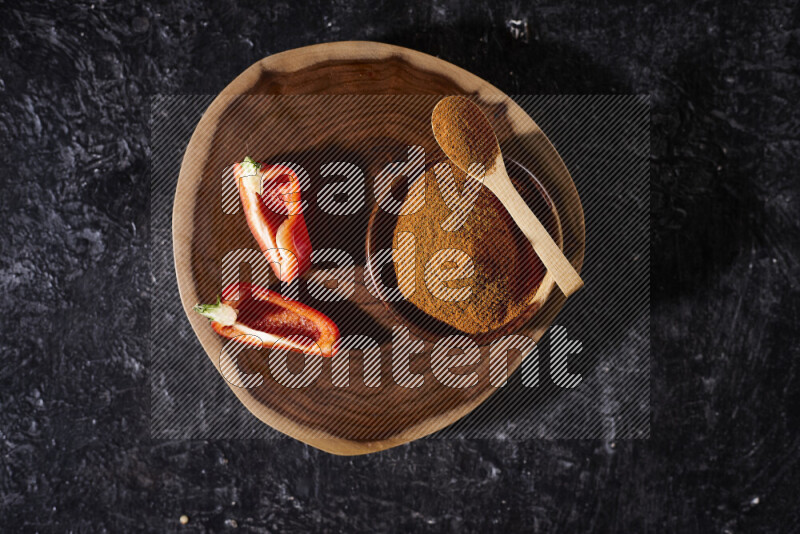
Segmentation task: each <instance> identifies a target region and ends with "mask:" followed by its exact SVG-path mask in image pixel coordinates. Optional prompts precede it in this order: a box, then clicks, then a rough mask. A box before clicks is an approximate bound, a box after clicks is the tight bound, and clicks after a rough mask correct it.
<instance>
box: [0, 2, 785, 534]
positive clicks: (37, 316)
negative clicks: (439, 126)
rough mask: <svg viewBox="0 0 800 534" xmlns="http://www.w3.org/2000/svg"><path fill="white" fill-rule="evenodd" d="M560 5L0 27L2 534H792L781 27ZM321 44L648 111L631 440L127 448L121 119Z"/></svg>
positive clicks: (132, 185) (143, 132)
mask: <svg viewBox="0 0 800 534" xmlns="http://www.w3.org/2000/svg"><path fill="white" fill-rule="evenodd" d="M568 4H572V3H567V2H563V1H560V0H559V1H548V2H535V3H533V4H530V5H525V4H524V2H519V1H515V0H510V1H504V0H493V1H486V0H463V1H460V2H438V3H434V4H432V5H422V4H418V5H417V4H414V5H410V6H409V5H406V4H405V2H395V1H392V2H390V1H378V2H365V1H340V2H333V3H329V2H325V1H322V0H312V1H310V2H307V3H304V4H300V3H295V2H278V3H275V2H270V3H262V2H255V1H252V2H242V3H241V5H235V4H233V3H232V2H227V1H221V2H216V3H215V4H214V6H213V7H212V6H210V5H205V6H204V5H201V4H200V3H198V2H191V1H187V0H177V1H174V2H164V3H163V4H161V5H145V6H138V7H133V6H126V5H122V4H120V5H113V4H111V3H110V2H101V1H99V0H98V1H96V2H95V3H88V2H77V3H67V2H63V3H60V4H51V3H44V2H41V3H21V2H11V1H3V0H0V27H1V28H2V37H1V38H0V139H1V140H2V155H1V156H0V158H2V159H1V160H0V161H1V162H2V163H1V164H2V169H0V180H2V191H1V192H0V221H2V224H3V231H2V232H0V244H1V246H2V255H0V289H2V294H3V297H4V300H3V303H4V310H3V314H2V329H0V351H1V353H2V359H1V360H0V530H2V531H9V532H15V531H37V530H38V531H42V532H47V531H51V530H52V531H67V530H73V531H87V532H88V531H108V532H125V531H135V530H147V531H157V532H164V531H177V530H186V531H196V532H202V531H217V530H233V529H234V528H238V529H239V530H248V529H251V530H253V531H261V532H306V531H319V532H339V531H348V532H361V531H365V532H384V531H409V532H421V531H431V532H449V531H464V532H514V531H540V532H644V531H649V532H731V533H735V532H791V531H797V530H798V529H800V511H799V510H798V506H797V503H798V485H799V484H800V463H799V462H800V455H799V454H798V453H799V452H800V451H799V450H798V449H800V447H799V445H800V438H798V424H800V409H799V407H800V384H799V381H798V378H799V377H798V372H799V371H798V365H799V364H798V361H800V360H798V355H799V353H800V344H798V341H800V335H798V322H799V320H800V299H798V294H799V293H800V289H799V287H798V286H799V283H800V266H798V260H799V259H800V241H799V238H798V235H800V234H799V233H798V230H800V228H798V227H799V226H800V220H799V219H798V215H799V214H800V210H798V205H797V202H798V192H800V187H798V185H797V183H798V177H797V165H798V164H797V159H798V155H800V112H798V106H797V100H798V96H800V91H798V89H800V87H799V86H800V83H799V81H800V80H799V79H798V78H799V77H800V68H799V64H800V62H798V56H799V55H800V30H798V22H800V8H798V6H797V3H796V2H789V1H786V2H775V3H773V2H761V1H749V2H748V1H743V2H736V3H729V4H725V5H722V3H720V4H719V5H716V4H714V3H712V2H689V1H687V0H684V1H680V2H665V3H658V4H656V3H650V4H645V3H637V4H634V3H632V2H631V3H630V4H629V5H626V6H617V5H612V4H610V3H604V2H599V3H597V2H592V3H585V4H584V5H583V6H581V7H576V6H574V5H568ZM515 21H516V22H515ZM342 39H369V40H378V41H385V42H389V43H394V44H399V45H403V46H408V47H412V48H416V49H418V50H422V51H424V52H428V53H431V54H434V55H438V56H440V57H442V58H444V59H447V60H449V61H451V62H453V63H455V64H457V65H460V66H462V67H465V68H467V69H468V70H470V71H472V72H474V73H476V74H478V75H479V76H481V77H483V78H485V79H487V80H489V81H491V82H492V83H494V84H495V85H497V86H498V87H500V88H501V89H503V90H505V91H506V92H508V93H515V94H524V93H596V92H599V93H609V92H617V93H649V94H650V95H652V104H653V115H652V154H653V156H652V157H653V159H652V168H651V171H652V199H651V201H652V211H653V214H652V226H653V235H652V240H653V243H652V254H653V259H652V262H653V263H652V272H651V278H652V311H653V317H652V339H653V363H652V398H651V404H652V420H651V435H652V438H651V439H650V440H649V441H638V442H617V443H608V442H599V441H561V442H552V441H526V442H510V441H450V440H430V441H424V442H418V443H415V444H411V445H407V446H403V447H399V448H397V449H394V450H391V451H388V452H384V453H379V454H375V455H370V456H366V457H358V458H339V457H334V456H330V455H327V454H325V453H321V452H318V451H316V450H314V449H311V448H308V447H306V446H304V445H302V444H300V443H297V442H294V441H291V440H285V441H278V442H274V441H267V442H262V441H231V442H224V441H215V442H163V441H151V440H150V438H149V415H148V398H149V387H148V384H147V362H148V355H147V333H148V327H149V320H148V313H149V298H150V295H149V286H150V274H149V270H148V248H149V245H148V240H149V234H148V191H149V185H148V160H149V153H148V151H149V148H148V145H149V139H148V137H149V126H148V116H149V110H148V102H149V96H150V95H151V94H154V93H164V94H177V93H216V92H218V91H219V90H221V89H222V88H223V87H224V86H225V85H226V84H227V83H228V82H229V81H230V80H231V79H232V78H234V77H235V76H236V75H237V74H238V73H239V72H241V71H242V70H243V69H245V68H246V67H247V66H248V65H250V64H251V63H253V62H254V61H256V60H258V59H260V58H261V57H263V56H265V55H268V54H272V53H275V52H279V51H282V50H286V49H289V48H294V47H297V46H302V45H307V44H312V43H317V42H323V41H330V40H342ZM182 514H186V515H187V516H188V517H189V518H190V521H189V524H188V525H186V526H185V527H182V526H180V524H179V523H178V518H179V517H180V516H181V515H182Z"/></svg>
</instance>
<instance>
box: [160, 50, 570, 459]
mask: <svg viewBox="0 0 800 534" xmlns="http://www.w3.org/2000/svg"><path fill="white" fill-rule="evenodd" d="M453 94H467V95H472V96H473V97H474V98H476V99H477V100H478V101H479V102H480V104H481V105H482V107H483V108H484V110H486V111H487V112H489V113H490V117H491V119H492V122H493V125H494V126H495V129H496V131H497V134H498V138H499V140H500V144H501V146H502V148H503V153H504V155H507V157H510V158H513V159H514V160H515V161H517V162H519V163H520V164H522V165H524V166H525V168H527V169H529V170H530V171H531V172H532V173H533V175H535V177H536V180H537V181H538V183H539V184H540V187H543V188H544V189H545V190H546V192H547V196H548V197H549V199H551V200H550V202H552V204H553V205H554V210H555V212H556V213H557V217H556V219H557V220H558V226H557V227H556V228H555V229H554V230H553V231H554V232H555V233H556V234H558V235H557V237H558V240H559V241H561V242H563V243H564V244H565V245H564V252H565V254H566V256H567V258H569V260H570V261H571V262H572V264H573V265H574V266H575V267H576V269H578V271H580V269H581V267H582V265H583V256H584V248H585V228H584V220H583V210H582V208H581V204H580V199H579V198H578V194H577V192H576V190H575V187H574V185H573V183H572V179H571V178H570V175H569V172H568V171H567V169H566V167H565V166H564V164H563V162H562V160H561V158H560V157H559V155H558V153H557V152H556V150H555V148H553V146H552V145H551V144H550V142H549V141H548V140H547V138H546V136H545V135H544V133H542V131H541V130H540V129H539V127H538V126H537V125H536V124H535V123H534V121H533V120H532V119H531V118H530V116H528V115H527V114H526V113H525V112H524V111H522V109H521V108H520V107H519V106H518V105H517V104H516V103H514V101H513V100H511V99H510V98H509V97H508V96H506V95H505V94H503V93H502V92H501V91H499V90H498V89H497V88H495V87H493V86H492V85H490V84H489V83H487V82H486V81H484V80H482V79H480V78H478V77H477V76H475V75H473V74H470V73H469V72H467V71H465V70H463V69H461V68H458V67H456V66H454V65H452V64H450V63H447V62H445V61H442V60H440V59H437V58H435V57H432V56H429V55H427V54H423V53H420V52H415V51H413V50H409V49H405V48H400V47H396V46H391V45H386V44H380V43H372V42H339V43H327V44H321V45H315V46H309V47H305V48H300V49H296V50H290V51H288V52H283V53H280V54H276V55H273V56H270V57H267V58H265V59H263V60H261V61H259V62H257V63H255V64H254V65H252V66H251V67H250V68H248V69H247V70H246V71H244V72H243V73H242V74H241V75H239V76H238V77H237V78H236V79H235V80H234V81H233V82H231V84H230V85H228V87H226V88H225V90H223V91H222V93H220V94H219V96H218V97H217V98H216V99H215V100H214V102H213V103H212V104H211V105H210V106H209V108H208V110H207V111H206V113H205V114H204V116H203V118H202V119H201V120H200V122H199V124H198V125H197V128H196V129H195V132H194V134H193V136H192V138H191V141H190V143H189V145H188V147H187V149H186V153H185V155H184V159H183V163H182V167H181V172H180V176H179V179H178V185H177V190H176V195H175V204H174V208H173V249H174V254H175V270H176V274H177V278H178V287H179V290H180V295H181V300H182V303H183V307H184V310H185V311H186V314H187V316H188V318H189V321H190V323H191V325H192V328H193V329H194V331H195V333H196V334H197V336H198V338H199V340H200V342H201V344H202V346H203V348H204V349H205V351H206V353H207V354H208V356H209V358H210V359H211V361H212V362H213V363H214V365H215V366H216V367H217V370H218V371H219V369H220V353H221V350H222V347H223V340H222V339H221V338H220V337H219V336H217V335H216V334H215V333H214V332H213V331H212V329H211V328H210V326H209V324H208V321H207V320H206V319H204V318H203V317H200V316H199V315H197V314H196V313H194V312H193V311H192V307H193V306H194V305H196V304H198V303H200V302H208V301H213V299H214V298H215V297H216V295H217V294H219V292H220V289H221V284H222V277H223V275H222V267H221V265H222V261H223V257H224V256H225V255H226V254H229V253H230V252H231V251H234V250H240V249H244V250H246V249H254V248H256V244H255V241H254V240H253V238H252V236H251V235H250V234H249V230H248V228H247V225H246V223H245V220H244V217H243V215H242V214H241V212H240V211H239V212H238V213H231V211H234V212H235V211H236V210H235V208H234V209H233V210H231V206H230V205H227V206H226V205H225V201H224V200H223V201H222V202H221V201H220V199H221V198H224V197H221V194H222V193H223V192H224V190H225V186H224V185H221V184H222V181H221V177H222V176H223V175H224V173H225V168H226V167H227V166H228V165H230V164H231V163H232V162H233V161H237V160H241V158H242V157H243V156H244V155H246V154H247V155H252V156H254V157H256V158H259V159H264V160H269V161H270V162H275V163H277V162H282V161H298V162H299V163H301V164H302V165H303V167H304V168H305V169H308V171H309V175H310V177H311V186H310V188H309V190H308V191H306V192H304V193H303V198H304V199H311V200H312V202H311V203H310V204H313V199H314V198H316V194H317V193H318V192H319V187H320V185H319V184H318V183H315V180H314V177H315V176H319V172H318V171H319V169H320V165H322V164H325V163H326V162H330V161H334V160H340V159H343V158H344V159H346V158H347V157H348V156H352V157H353V158H356V160H358V158H359V157H361V161H360V162H359V161H357V162H356V163H362V164H363V170H364V174H365V177H366V179H367V181H368V182H369V181H370V180H371V179H372V177H374V176H375V174H376V173H377V172H378V171H379V167H378V165H379V164H381V162H383V164H385V162H387V161H393V160H397V158H402V157H404V154H403V153H402V151H399V152H398V150H400V147H401V145H402V143H398V142H396V141H398V139H400V138H403V141H404V142H405V140H407V136H406V137H403V136H402V135H399V134H400V133H405V134H407V133H408V132H413V131H419V132H423V131H424V132H425V133H426V134H428V135H427V138H425V139H424V140H422V141H420V143H421V144H422V145H424V148H425V150H426V155H427V154H435V153H436V151H437V149H438V147H436V145H435V142H433V138H432V135H430V110H431V109H432V107H433V105H434V104H435V102H436V100H437V97H436V96H428V97H423V96H419V97H411V96H409V95H453ZM259 95H362V96H360V97H358V96H356V97H353V96H348V97H342V99H340V100H336V97H334V96H331V97H329V98H331V99H333V100H331V101H330V102H328V104H330V105H335V106H336V109H337V113H336V117H333V118H331V117H326V114H325V113H323V112H322V111H321V110H320V100H319V97H313V98H312V97H300V96H298V97H296V98H295V99H288V100H281V101H278V100H272V101H269V100H266V101H265V100H264V99H265V98H267V99H268V98H269V97H263V96H259ZM377 95H384V96H377ZM392 95H394V96H392ZM403 95H405V96H403ZM303 98H307V99H309V100H306V101H303V100H302V99H303ZM326 98H327V97H326ZM265 102H266V103H265ZM341 117H347V120H346V121H345V123H344V125H343V124H342V123H341V122H342V121H341V120H338V119H341ZM376 118H377V119H378V120H377V123H379V124H380V126H379V127H378V126H375V127H370V126H369V125H370V121H373V123H375V122H374V121H375V120H376ZM395 134H397V135H395ZM254 152H255V153H254ZM267 152H268V153H267ZM365 153H368V154H369V157H368V158H364V154H365ZM359 155H360V156H359ZM331 158H333V159H331ZM367 189H369V187H367ZM372 205H374V198H372V197H369V199H368V201H367V205H366V206H364V207H363V209H361V210H360V211H359V213H357V214H355V215H353V216H348V217H339V218H334V219H326V218H325V217H326V215H325V214H324V213H322V212H321V211H320V210H319V209H314V208H313V207H310V208H309V210H308V211H307V212H306V219H307V222H308V226H309V231H310V232H311V239H312V244H313V245H314V249H315V250H318V249H322V248H328V247H340V248H345V249H346V250H347V252H348V253H350V255H351V256H353V258H354V259H355V261H356V269H355V272H356V277H355V280H356V283H355V286H356V289H355V294H354V295H353V297H352V298H350V299H349V300H348V301H347V302H344V303H342V302H333V303H326V302H318V301H315V300H313V299H311V298H310V297H309V296H308V294H307V293H306V292H303V293H301V294H300V299H301V300H302V301H303V302H306V303H308V304H310V305H312V306H314V307H316V308H318V309H320V310H321V311H323V312H324V313H326V314H328V315H329V316H330V317H332V318H333V319H334V320H335V321H336V322H337V324H338V326H339V328H340V330H341V331H342V335H348V334H351V333H354V334H361V335H369V336H370V337H372V338H373V339H375V340H377V341H378V343H379V344H380V346H381V373H380V378H381V385H380V387H368V386H367V385H366V384H365V383H364V380H363V371H364V364H363V358H361V355H360V353H358V352H353V353H351V355H350V371H351V378H350V383H349V385H348V387H340V385H339V386H336V385H333V384H332V380H331V360H330V359H326V360H325V362H324V369H323V372H322V375H321V376H320V377H319V379H318V380H317V381H316V382H315V383H314V384H313V385H312V386H310V387H305V388H286V387H284V386H282V385H279V384H277V383H276V382H275V381H273V380H270V379H269V376H270V374H269V367H268V364H267V361H266V360H267V358H266V357H265V356H266V350H264V351H255V350H252V351H245V352H243V353H242V354H241V355H239V362H238V364H239V367H240V369H241V370H242V372H246V373H261V374H262V375H263V376H264V377H265V380H264V381H263V384H262V385H261V386H259V387H257V388H250V389H247V388H241V387H236V386H235V385H233V384H231V383H230V382H228V385H229V386H230V387H231V389H232V390H233V392H234V393H235V394H236V396H237V397H238V398H239V400H240V401H241V402H242V403H243V404H244V405H245V406H246V407H247V409H248V410H250V411H251V412H252V413H253V414H254V415H255V416H256V417H258V418H259V419H261V420H262V421H264V422H265V423H267V424H268V425H270V426H272V427H273V428H275V429H277V430H279V431H280V432H283V433H285V434H288V435H289V436H292V437H294V438H296V439H298V440H300V441H303V442H305V443H308V444H309V445H312V446H314V447H317V448H319V449H322V450H325V451H328V452H331V453H334V454H343V455H348V454H364V453H369V452H374V451H379V450H382V449H387V448H389V447H393V446H396V445H400V444H402V443H406V442H409V441H412V440H414V439H417V438H420V437H422V436H425V435H427V434H430V433H432V432H435V431H436V430H439V429H441V428H443V427H445V426H447V425H448V424H450V423H452V422H454V421H456V420H457V419H459V418H461V417H463V416H464V415H466V414H467V413H469V412H470V411H472V410H474V409H475V408H476V407H477V406H478V405H479V404H480V403H482V402H483V401H485V400H486V399H487V398H488V397H489V396H490V395H491V394H492V393H493V392H495V391H496V390H497V388H496V387H495V386H494V385H493V384H492V382H491V381H490V380H489V365H488V348H489V346H488V343H481V347H480V350H481V359H480V362H479V363H477V364H474V365H472V366H468V368H466V369H464V370H463V372H476V373H477V376H478V377H479V378H480V380H479V382H478V384H477V385H475V386H473V387H469V388H452V387H445V386H444V385H442V383H441V382H440V381H439V380H438V379H437V377H435V376H434V374H433V372H432V370H431V369H430V358H429V357H428V358H427V359H426V356H429V355H430V351H431V349H432V346H433V345H432V343H430V342H427V341H421V342H422V343H423V347H424V350H422V351H421V352H420V354H418V355H416V356H414V358H412V360H411V371H412V372H419V373H421V374H422V376H423V377H424V380H423V384H422V385H421V386H419V387H415V388H409V387H403V386H401V385H399V384H397V383H395V381H394V380H392V377H393V368H392V363H393V362H392V356H391V346H392V327H393V326H394V323H395V321H396V318H394V317H393V316H392V314H391V313H390V312H389V311H388V310H387V309H386V307H385V306H383V305H382V304H381V302H380V301H378V300H376V299H375V298H374V297H372V295H371V294H370V293H369V291H368V290H367V288H366V287H365V284H364V282H365V278H364V276H365V273H364V268H363V267H364V264H365V261H364V259H365V252H364V248H365V247H364V242H365V239H366V228H367V223H368V219H369V215H370V213H371V211H372V210H371V207H372ZM532 209H533V208H532ZM534 211H535V210H534ZM328 217H330V216H328ZM342 236H347V246H344V247H343V244H342ZM562 238H563V239H562ZM337 240H338V241H337ZM247 271H248V270H247V269H243V270H242V273H243V274H242V280H243V281H246V279H247V275H248V274H249V275H250V276H251V277H252V276H253V273H248V272H247ZM312 274H313V270H312ZM308 276H309V275H306V276H305V277H304V279H305V280H304V281H307V279H308ZM548 276H549V275H546V280H545V283H546V284H548V285H549V286H552V279H551V278H548ZM300 286H301V287H304V285H303V284H300ZM304 291H305V290H304ZM547 294H548V297H547V299H546V301H545V302H544V303H543V306H542V307H541V308H540V309H537V310H536V313H535V314H533V316H532V317H531V318H530V319H529V320H527V322H525V324H523V325H520V326H519V328H518V329H517V330H516V333H518V334H521V335H525V336H528V337H529V338H531V339H532V340H534V341H538V340H539V339H540V338H541V336H542V335H543V334H544V332H545V331H546V329H547V328H548V327H549V325H550V324H551V323H552V321H553V319H554V318H555V316H556V314H557V313H558V311H559V310H560V309H561V307H562V306H563V304H564V302H565V298H564V296H563V295H562V294H561V293H560V292H559V291H558V290H553V291H550V290H549V289H548V291H547ZM523 356H524V355H522V354H520V351H510V352H509V353H508V371H507V374H508V375H510V374H511V373H512V372H513V371H514V370H515V369H516V368H517V367H518V366H519V364H520V362H521V360H522V357H523ZM297 358H299V360H298V361H294V362H292V361H290V367H291V366H292V365H293V366H294V367H293V369H295V372H299V371H298V370H299V369H302V362H303V359H302V356H299V355H298V356H297ZM426 362H427V363H426ZM198 364H199V362H198ZM298 365H299V367H298ZM220 379H222V378H220ZM495 383H496V382H495Z"/></svg>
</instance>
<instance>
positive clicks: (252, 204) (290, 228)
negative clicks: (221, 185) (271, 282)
mask: <svg viewBox="0 0 800 534" xmlns="http://www.w3.org/2000/svg"><path fill="white" fill-rule="evenodd" d="M234 176H235V178H236V184H237V186H238V188H239V199H240V200H241V202H242V207H243V209H244V214H245V218H246V219H247V225H248V226H249V227H250V232H251V233H252V234H253V237H255V238H256V241H257V242H258V246H259V248H261V252H263V253H264V255H265V256H266V257H267V261H269V262H270V265H272V270H273V271H275V274H276V275H277V276H278V278H279V279H280V280H282V281H284V282H291V281H292V280H294V279H295V278H297V277H298V276H300V275H301V274H303V273H304V272H305V271H306V270H307V269H308V268H309V267H310V266H311V239H310V238H309V236H308V228H306V221H305V219H304V218H303V213H302V211H301V210H302V207H301V206H302V204H301V201H300V179H299V178H298V176H297V174H296V173H295V172H294V171H293V170H292V169H290V168H289V167H286V166H284V165H264V164H263V163H259V162H257V161H254V160H253V159H252V158H250V157H246V158H245V159H244V161H243V162H241V163H237V164H236V165H235V166H234ZM262 184H263V190H262Z"/></svg>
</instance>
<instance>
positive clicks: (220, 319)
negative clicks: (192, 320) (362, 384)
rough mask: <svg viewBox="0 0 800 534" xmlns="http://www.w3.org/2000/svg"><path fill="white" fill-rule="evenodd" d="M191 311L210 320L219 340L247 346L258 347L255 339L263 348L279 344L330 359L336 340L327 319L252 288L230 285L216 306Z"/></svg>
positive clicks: (207, 305) (277, 294) (335, 328)
mask: <svg viewBox="0 0 800 534" xmlns="http://www.w3.org/2000/svg"><path fill="white" fill-rule="evenodd" d="M237 295H238V298H237ZM194 311H196V312H197V313H199V314H200V315H202V316H204V317H208V318H209V319H211V328H213V329H214V331H215V332H216V333H218V334H219V335H221V336H222V337H226V338H228V339H236V340H237V341H239V342H240V343H244V344H247V345H259V343H255V342H254V341H253V340H252V337H251V336H255V337H257V338H258V339H259V340H260V341H261V343H260V345H261V346H264V347H272V346H274V345H275V344H276V343H277V342H278V341H279V340H281V343H280V346H281V347H285V348H288V349H291V350H294V351H297V352H304V353H307V354H322V356H325V357H330V356H333V355H334V354H335V352H336V347H335V344H336V342H337V341H338V340H339V328H338V327H337V326H336V324H335V323H334V322H333V321H332V320H331V319H330V318H329V317H328V316H327V315H325V314H323V313H321V312H319V311H317V310H315V309H314V308H312V307H310V306H306V305H305V304H302V303H300V302H297V301H294V300H291V299H284V298H283V297H282V296H281V295H280V294H279V293H276V292H274V291H270V290H269V289H265V288H263V287H259V286H256V285H252V284H244V283H236V284H231V285H229V286H227V287H226V288H225V289H224V290H223V291H222V299H221V300H220V298H219V297H218V298H217V303H216V304H201V305H198V306H195V307H194Z"/></svg>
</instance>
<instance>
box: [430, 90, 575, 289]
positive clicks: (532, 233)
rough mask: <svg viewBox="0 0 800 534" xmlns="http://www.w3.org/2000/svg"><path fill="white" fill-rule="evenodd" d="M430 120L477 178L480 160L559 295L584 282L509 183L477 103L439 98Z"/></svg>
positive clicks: (447, 148) (446, 147)
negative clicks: (548, 272) (547, 272)
mask: <svg viewBox="0 0 800 534" xmlns="http://www.w3.org/2000/svg"><path fill="white" fill-rule="evenodd" d="M431 126H432V127H433V136H434V137H435V138H436V142H437V143H439V146H440V147H442V150H443V151H444V153H445V154H446V155H447V157H448V158H450V159H451V160H452V161H453V162H454V163H455V164H456V165H458V167H459V168H460V169H461V170H463V171H464V172H466V173H467V174H468V175H469V176H471V177H472V178H474V179H476V180H479V181H480V180H481V177H480V175H479V169H480V167H477V168H476V167H475V164H476V163H477V164H480V165H483V169H484V173H485V174H484V176H483V180H482V181H483V184H484V185H485V186H486V187H488V188H489V190H490V191H491V192H492V193H494V195H495V196H496V197H497V198H498V200H500V202H501V203H502V204H503V206H505V208H506V209H507V210H508V213H509V214H510V215H511V218H512V219H514V222H515V223H517V226H519V228H520V229H521V230H522V233H523V234H525V237H527V238H528V241H530V242H531V245H533V250H534V251H536V254H537V255H538V256H539V258H540V259H541V260H542V263H543V264H544V266H545V267H547V269H548V270H549V271H550V272H551V273H553V278H554V279H555V281H556V284H557V285H558V287H559V288H560V289H561V291H562V292H563V293H564V295H566V296H568V297H569V296H570V295H572V294H573V293H575V292H576V291H577V290H579V289H580V288H581V287H583V280H581V277H580V275H578V273H577V271H575V269H574V268H573V267H572V264H571V263H570V262H569V260H567V258H566V257H565V256H564V253H563V252H562V251H561V249H560V248H558V245H556V243H555V242H554V241H553V238H551V237H550V234H549V233H547V230H546V229H545V227H544V226H542V223H541V222H540V221H539V219H537V218H536V215H534V214H533V212H532V211H531V210H530V208H529V207H528V206H527V204H525V201H524V200H522V197H520V196H519V193H518V192H517V190H516V189H515V188H514V184H512V183H511V179H510V178H509V177H508V173H507V172H506V166H505V164H504V163H503V156H502V154H501V153H500V144H499V143H498V141H497V136H495V134H494V130H493V129H492V125H491V124H490V123H489V119H488V118H486V115H484V114H483V112H482V111H481V109H480V108H479V107H478V106H477V105H476V104H475V103H474V102H472V101H471V100H469V99H467V98H464V97H462V96H449V97H447V98H443V99H442V100H440V101H439V102H438V103H437V104H436V107H435V108H433V114H432V116H431Z"/></svg>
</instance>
